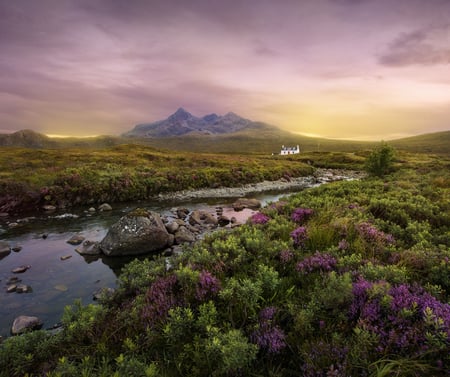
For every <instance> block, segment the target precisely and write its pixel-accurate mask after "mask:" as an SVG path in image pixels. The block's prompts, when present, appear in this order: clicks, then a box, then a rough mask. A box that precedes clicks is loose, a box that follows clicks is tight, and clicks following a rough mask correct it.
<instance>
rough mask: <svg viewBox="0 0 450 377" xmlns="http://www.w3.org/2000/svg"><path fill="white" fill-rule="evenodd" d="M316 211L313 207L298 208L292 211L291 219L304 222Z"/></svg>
mask: <svg viewBox="0 0 450 377" xmlns="http://www.w3.org/2000/svg"><path fill="white" fill-rule="evenodd" d="M313 213H314V211H313V210H312V209H311V208H296V209H294V211H293V212H292V215H291V219H292V221H295V222H296V223H299V224H302V223H304V222H306V221H307V220H308V219H309V218H310V217H311V216H312V214H313Z"/></svg>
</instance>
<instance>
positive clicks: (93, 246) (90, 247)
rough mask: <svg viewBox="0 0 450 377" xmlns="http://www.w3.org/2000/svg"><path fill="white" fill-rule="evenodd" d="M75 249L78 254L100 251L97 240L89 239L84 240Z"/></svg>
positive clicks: (98, 252)
mask: <svg viewBox="0 0 450 377" xmlns="http://www.w3.org/2000/svg"><path fill="white" fill-rule="evenodd" d="M75 251H76V252H77V253H78V254H80V255H98V254H100V253H101V251H100V248H99V246H98V242H94V241H89V240H86V241H84V242H83V244H82V245H81V246H79V247H77V248H76V249H75Z"/></svg>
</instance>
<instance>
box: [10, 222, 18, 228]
mask: <svg viewBox="0 0 450 377" xmlns="http://www.w3.org/2000/svg"><path fill="white" fill-rule="evenodd" d="M18 226H19V223H15V222H14V223H8V227H9V228H16V227H18Z"/></svg>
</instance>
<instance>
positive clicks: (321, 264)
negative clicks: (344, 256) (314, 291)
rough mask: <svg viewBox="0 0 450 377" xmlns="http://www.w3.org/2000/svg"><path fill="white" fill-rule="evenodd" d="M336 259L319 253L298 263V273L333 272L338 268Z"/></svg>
mask: <svg viewBox="0 0 450 377" xmlns="http://www.w3.org/2000/svg"><path fill="white" fill-rule="evenodd" d="M336 263H337V261H336V258H334V257H333V256H332V255H330V254H325V253H324V254H322V253H319V252H318V251H316V252H315V254H314V255H311V256H310V257H307V258H305V259H303V260H302V261H301V262H299V263H297V266H296V269H297V271H298V272H301V273H304V274H308V273H310V272H313V271H323V272H326V271H331V270H333V269H334V267H336Z"/></svg>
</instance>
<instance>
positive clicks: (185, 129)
mask: <svg viewBox="0 0 450 377" xmlns="http://www.w3.org/2000/svg"><path fill="white" fill-rule="evenodd" d="M255 128H258V129H267V128H273V129H277V128H276V127H274V126H270V125H268V124H265V123H262V122H253V121H251V120H249V119H245V118H242V117H240V116H239V115H237V114H235V113H232V112H229V113H227V114H225V115H222V116H220V115H217V114H208V115H205V116H203V117H196V116H194V115H192V114H191V113H189V112H187V111H186V110H185V109H183V108H181V107H180V108H179V109H178V110H177V111H176V112H175V113H173V114H172V115H170V116H169V117H168V118H167V119H164V120H159V121H156V122H152V123H143V124H138V125H137V126H135V127H134V128H133V129H132V130H131V131H128V132H125V133H124V134H122V136H124V137H155V138H158V137H172V136H184V135H189V134H194V135H195V134H203V135H223V134H230V133H235V132H239V131H243V130H247V129H255Z"/></svg>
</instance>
